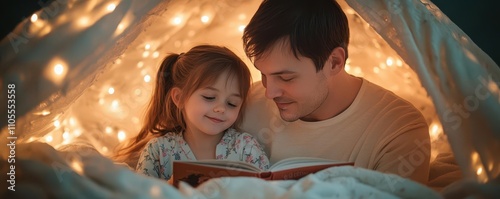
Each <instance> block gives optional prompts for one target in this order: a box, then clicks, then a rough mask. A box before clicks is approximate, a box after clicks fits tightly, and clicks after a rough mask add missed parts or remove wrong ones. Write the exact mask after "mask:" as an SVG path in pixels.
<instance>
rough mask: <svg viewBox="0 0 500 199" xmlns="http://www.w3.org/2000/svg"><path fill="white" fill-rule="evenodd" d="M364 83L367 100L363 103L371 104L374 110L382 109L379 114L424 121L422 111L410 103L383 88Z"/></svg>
mask: <svg viewBox="0 0 500 199" xmlns="http://www.w3.org/2000/svg"><path fill="white" fill-rule="evenodd" d="M364 81H365V82H364V83H365V84H366V85H364V86H365V91H364V92H365V93H364V98H365V99H364V100H363V101H364V103H369V104H371V106H373V108H376V109H380V111H378V112H379V113H391V114H385V115H389V116H390V115H392V116H395V117H402V116H406V117H409V116H411V117H413V118H415V119H422V120H424V117H423V115H422V113H421V111H420V110H419V109H418V108H417V107H415V105H414V104H413V103H411V102H410V101H408V100H406V99H404V98H403V97H401V96H399V95H397V94H396V93H394V92H392V91H390V90H388V89H386V88H383V87H382V86H379V85H377V84H375V83H372V82H369V81H367V80H364ZM424 121H425V120H424Z"/></svg>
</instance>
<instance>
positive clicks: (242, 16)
mask: <svg viewBox="0 0 500 199" xmlns="http://www.w3.org/2000/svg"><path fill="white" fill-rule="evenodd" d="M246 18H247V15H245V14H240V15H238V19H239V20H245V19H246Z"/></svg>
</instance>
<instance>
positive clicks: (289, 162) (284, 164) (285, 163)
mask: <svg viewBox="0 0 500 199" xmlns="http://www.w3.org/2000/svg"><path fill="white" fill-rule="evenodd" d="M342 163H344V162H340V161H336V160H330V159H324V158H315V157H293V158H286V159H283V160H280V161H278V162H276V163H274V164H273V165H272V166H271V167H270V168H269V170H270V171H278V170H286V169H292V168H299V167H306V166H313V165H325V164H342Z"/></svg>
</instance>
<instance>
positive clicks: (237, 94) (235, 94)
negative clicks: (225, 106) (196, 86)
mask: <svg viewBox="0 0 500 199" xmlns="http://www.w3.org/2000/svg"><path fill="white" fill-rule="evenodd" d="M205 89H208V90H213V91H217V92H219V89H217V88H214V87H211V86H207V87H205ZM231 96H235V97H239V98H241V95H240V94H239V93H231Z"/></svg>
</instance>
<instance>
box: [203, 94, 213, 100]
mask: <svg viewBox="0 0 500 199" xmlns="http://www.w3.org/2000/svg"><path fill="white" fill-rule="evenodd" d="M202 96H203V98H205V99H206V100H214V99H215V97H209V96H204V95H202Z"/></svg>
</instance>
